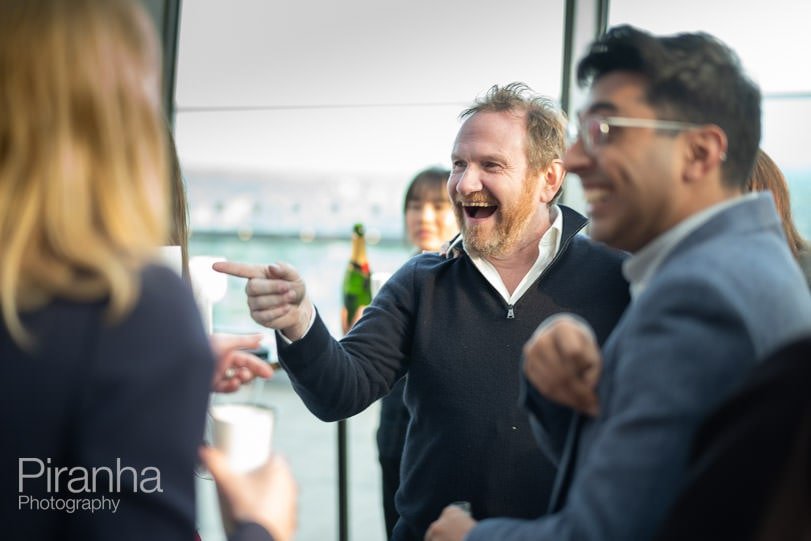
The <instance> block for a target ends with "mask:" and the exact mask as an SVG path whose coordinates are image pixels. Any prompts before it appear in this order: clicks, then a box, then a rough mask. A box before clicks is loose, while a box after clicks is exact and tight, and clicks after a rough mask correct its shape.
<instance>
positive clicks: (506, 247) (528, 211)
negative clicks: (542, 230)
mask: <svg viewBox="0 0 811 541" xmlns="http://www.w3.org/2000/svg"><path fill="white" fill-rule="evenodd" d="M530 178H531V177H530V175H527V177H526V178H524V184H523V190H522V192H521V197H520V199H519V200H518V202H517V203H516V205H515V206H514V207H513V208H511V209H504V208H503V207H501V205H500V204H499V207H498V209H497V210H496V213H495V218H496V223H495V228H494V231H493V232H492V233H491V234H490V235H489V236H488V235H487V233H486V232H485V231H484V230H483V228H482V227H480V226H472V227H465V225H464V212H465V211H464V210H463V209H461V208H460V207H459V206H458V205H454V208H453V211H454V214H455V215H456V221H457V223H458V225H459V230H460V231H462V237H463V240H464V247H465V251H466V252H467V253H468V254H470V255H473V256H478V257H483V258H488V257H502V256H504V255H505V254H506V253H507V252H509V251H510V250H511V249H512V248H513V247H514V246H515V245H516V243H517V242H518V240H519V239H520V238H521V237H522V236H523V234H524V232H525V231H526V229H527V227H528V226H529V223H530V220H531V217H532V215H533V213H534V212H535V211H536V209H537V208H538V204H539V203H538V201H536V200H535V198H534V197H533V189H534V188H535V185H534V183H535V182H537V181H534V180H533V181H531V180H530Z"/></svg>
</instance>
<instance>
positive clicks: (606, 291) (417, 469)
mask: <svg viewBox="0 0 811 541" xmlns="http://www.w3.org/2000/svg"><path fill="white" fill-rule="evenodd" d="M561 208H562V210H563V212H564V220H563V225H564V230H563V238H562V241H561V248H560V250H559V253H558V255H557V256H556V258H555V260H554V261H553V262H552V264H551V265H550V266H549V267H548V268H547V269H546V270H545V271H544V273H543V274H542V275H541V277H540V278H539V279H538V280H537V281H536V282H535V283H534V284H533V285H532V286H531V287H530V288H529V290H528V291H527V292H526V293H525V294H524V295H523V296H522V297H521V298H520V299H519V300H518V302H516V303H515V305H514V306H513V307H512V310H509V308H510V307H508V306H507V305H506V303H505V301H504V299H503V298H502V297H501V296H500V295H499V293H498V292H497V291H496V290H495V289H494V288H493V287H492V286H491V285H490V283H489V282H487V280H486V279H485V278H484V277H483V276H482V274H481V273H480V272H479V270H478V269H477V268H476V267H475V265H474V264H473V262H472V261H471V260H470V258H469V257H468V256H467V255H462V256H461V257H457V258H451V259H448V258H444V257H440V256H438V255H436V254H423V255H420V256H417V257H414V258H412V259H411V260H410V261H408V262H407V263H406V264H405V265H404V266H403V267H402V268H401V269H400V270H399V271H398V272H397V273H395V275H394V276H392V277H391V278H390V279H389V280H388V281H387V282H386V284H384V286H383V288H382V289H381V291H380V292H379V293H378V295H377V296H376V298H375V299H374V300H373V302H372V304H371V306H369V307H368V308H367V309H366V310H365V311H364V314H363V317H362V318H361V320H360V321H359V322H358V323H357V324H356V325H355V326H354V327H353V328H352V330H351V331H350V333H349V334H348V335H347V336H346V337H344V338H343V339H342V340H341V341H340V342H338V341H336V340H334V339H333V338H332V337H331V336H330V335H329V333H328V331H327V329H326V327H325V326H324V324H323V322H322V321H321V320H320V318H317V319H316V322H315V324H314V325H313V327H312V329H311V330H310V331H309V332H308V334H307V335H306V336H305V337H304V338H302V339H301V340H298V341H296V342H294V343H292V344H285V343H284V341H283V340H281V339H279V340H277V346H278V348H279V357H280V360H281V361H282V364H283V365H284V366H285V369H286V370H287V372H288V374H289V375H290V378H291V381H292V382H293V385H294V388H295V390H296V392H298V393H299V395H300V396H301V397H302V399H303V400H304V402H305V404H306V405H307V407H308V408H309V409H310V410H311V411H312V412H313V413H315V414H316V415H317V416H319V417H320V418H321V419H323V420H337V419H341V418H345V417H349V416H352V415H354V414H355V413H358V412H359V411H362V410H363V409H364V408H366V407H367V406H368V405H370V404H371V403H372V402H374V401H375V400H376V399H378V398H379V397H381V396H382V395H384V394H386V393H387V392H388V391H389V390H390V389H391V388H392V386H393V385H394V384H395V382H396V381H397V380H398V379H399V378H400V377H401V376H402V375H403V374H405V373H406V372H408V382H407V384H406V388H405V402H406V405H407V406H408V409H409V412H410V414H411V424H410V426H409V432H408V437H407V441H406V447H405V452H404V455H403V466H402V468H403V469H402V482H401V485H400V490H399V491H398V493H397V497H396V504H397V509H398V512H399V513H400V517H401V519H400V522H399V523H398V524H397V528H396V529H395V531H394V539H395V540H398V541H401V540H405V539H414V540H422V538H423V536H424V534H425V530H426V529H427V527H428V525H429V524H430V522H431V521H433V520H435V519H436V518H437V517H438V516H439V514H440V512H441V511H442V508H443V507H444V506H445V505H447V504H449V503H451V502H453V501H457V500H466V501H469V502H471V504H472V509H473V515H474V517H475V518H477V519H480V518H485V517H493V516H507V517H520V518H531V517H537V516H540V515H541V514H542V513H543V511H544V510H545V508H546V505H547V501H548V499H549V494H550V490H551V487H552V483H553V480H554V476H555V468H554V467H553V466H552V464H551V463H550V462H549V461H548V460H547V459H546V458H545V457H544V456H543V454H542V453H541V451H540V450H539V449H538V447H537V445H536V444H535V442H534V441H533V437H532V434H531V431H530V429H529V424H528V419H527V413H526V411H525V410H524V409H523V408H522V407H521V405H520V404H519V373H520V360H521V348H522V346H523V345H524V343H525V342H526V341H527V339H528V338H529V337H530V335H531V334H532V333H533V332H534V331H535V329H536V328H537V326H538V324H539V323H541V321H543V320H544V319H545V318H546V317H547V316H549V315H551V314H555V313H558V312H564V311H566V312H574V313H576V314H579V315H581V316H582V317H584V318H585V319H586V320H588V321H589V322H590V323H591V325H592V326H593V327H594V328H595V329H597V332H598V334H599V335H601V336H604V335H607V334H608V332H609V330H610V329H611V328H612V327H613V326H614V324H615V323H616V321H617V320H618V318H619V316H620V315H621V313H622V311H623V310H624V308H625V306H626V304H627V302H628V288H627V283H626V282H625V280H624V279H623V278H622V275H621V271H620V266H621V262H622V259H623V255H621V254H619V253H617V252H615V251H612V250H609V249H607V248H605V247H602V246H599V245H597V244H594V243H592V242H591V241H589V240H588V239H586V238H585V237H583V236H579V235H577V231H579V230H580V229H581V228H582V227H583V226H584V225H585V219H584V218H583V217H582V216H580V215H578V214H576V213H575V212H573V211H571V210H569V209H567V208H565V207H561ZM510 312H511V313H512V315H513V316H514V317H513V318H509V317H508V313H510ZM559 411H560V415H561V416H562V417H563V418H564V420H563V421H561V423H560V425H561V426H567V423H568V421H569V419H570V416H571V413H570V412H569V410H564V409H562V408H561V409H560V410H559Z"/></svg>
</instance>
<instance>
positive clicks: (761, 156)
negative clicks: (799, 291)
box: [746, 149, 807, 258]
mask: <svg viewBox="0 0 811 541" xmlns="http://www.w3.org/2000/svg"><path fill="white" fill-rule="evenodd" d="M746 191H747V192H765V191H769V192H771V193H772V197H773V198H774V205H775V207H777V213H778V214H779V215H780V220H781V221H782V223H783V232H784V233H785V234H786V240H787V241H788V245H789V248H790V249H791V253H792V254H793V255H794V257H795V258H796V257H797V256H798V254H799V253H800V252H801V251H803V250H805V249H806V246H807V243H806V241H805V240H804V239H803V237H802V235H800V232H799V231H797V227H795V225H794V220H793V219H792V218H791V200H790V198H789V191H788V184H786V177H785V176H783V172H782V171H781V170H780V168H779V167H778V166H777V164H776V163H774V160H772V158H771V157H770V156H769V155H768V154H766V153H765V152H764V151H763V150H762V149H758V152H757V158H755V165H754V167H752V174H751V175H749V178H748V179H747V181H746Z"/></svg>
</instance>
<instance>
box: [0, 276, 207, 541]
mask: <svg viewBox="0 0 811 541" xmlns="http://www.w3.org/2000/svg"><path fill="white" fill-rule="evenodd" d="M24 323H25V325H26V328H27V329H28V330H29V331H31V333H32V334H33V335H34V336H35V338H36V343H37V346H38V347H37V349H36V351H35V352H34V354H28V353H26V352H23V351H21V350H20V349H19V348H18V347H17V345H16V344H15V343H14V342H12V341H11V339H10V337H9V334H8V331H7V329H6V328H5V326H3V325H0V368H2V373H3V382H4V389H3V391H2V392H0V430H2V433H3V436H2V439H3V443H2V445H0V523H1V524H3V530H2V534H0V537H2V538H3V539H4V540H20V541H29V540H33V539H36V540H47V539H63V540H74V539H75V540H82V541H87V540H94V539H100V540H101V539H104V540H109V539H116V540H121V539H133V540H139V541H142V540H144V539H150V540H163V539H165V540H169V539H171V540H180V539H184V540H191V539H193V537H194V529H195V520H194V517H195V503H194V468H195V464H196V462H197V453H198V451H197V448H198V446H199V445H200V442H201V441H202V435H203V424H204V417H205V409H206V404H207V398H208V392H209V389H210V385H211V377H212V373H213V365H214V361H213V357H212V353H211V349H210V347H209V344H208V340H207V338H206V336H205V332H204V331H203V327H202V325H201V319H200V316H199V314H198V312H197V308H196V306H195V304H194V300H193V299H192V295H191V292H190V291H189V289H188V287H187V286H186V285H185V284H184V283H183V282H182V281H181V280H180V278H178V277H177V276H176V275H175V274H174V273H173V272H172V271H170V270H168V269H165V268H163V267H148V268H146V269H145V270H144V271H143V272H142V284H141V293H140V297H139V299H138V301H137V303H136V305H135V307H134V309H133V310H132V312H130V313H129V314H128V315H127V316H126V317H125V318H124V319H123V320H122V321H120V322H118V323H116V324H114V325H110V324H108V323H106V320H105V304H104V303H102V302H98V303H92V304H88V303H76V302H68V301H54V302H53V303H51V304H49V305H48V306H46V307H44V308H42V309H40V310H37V311H36V312H35V313H31V314H27V315H26V316H25V318H24ZM20 467H22V470H23V474H24V475H25V476H26V477H25V478H23V479H22V480H20V478H19V477H20V476H19V475H18V472H19V470H18V468H20ZM65 468H72V469H65ZM94 468H96V478H95V481H96V482H95V487H94V486H93V473H92V472H93V469H94ZM102 468H108V470H104V469H102ZM58 469H62V471H61V473H58ZM108 471H109V472H111V473H112V482H111V478H110V476H109V473H108ZM40 472H41V475H39V474H40ZM83 472H87V477H83V475H85V474H84V473H83ZM57 479H58V483H57ZM85 479H86V481H85ZM49 480H50V482H49ZM20 485H21V488H22V490H20ZM111 485H112V486H111ZM93 506H95V507H96V509H95V510H90V508H91V507H93ZM54 509H55V510H54ZM113 509H114V510H113Z"/></svg>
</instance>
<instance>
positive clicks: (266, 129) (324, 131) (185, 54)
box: [175, 0, 564, 541]
mask: <svg viewBox="0 0 811 541" xmlns="http://www.w3.org/2000/svg"><path fill="white" fill-rule="evenodd" d="M563 9H564V3H563V2H538V1H537V0H504V1H502V2H498V3H495V2H487V3H482V2H470V1H467V0H442V1H439V2H436V1H432V0H410V1H408V2H405V1H385V2H381V1H379V0H348V1H343V2H312V1H311V2H307V1H306V0H295V1H293V0H274V1H273V2H269V1H267V0H231V1H228V2H223V1H221V0H194V1H190V2H183V5H182V10H181V21H180V39H179V44H178V65H177V82H176V96H175V101H176V104H177V109H176V116H175V136H176V142H177V146H178V151H179V155H180V159H181V165H182V168H183V172H184V176H185V179H186V182H187V186H188V192H189V199H190V213H191V225H192V230H193V236H192V242H191V253H192V255H201V254H210V255H217V256H225V257H228V258H232V259H242V260H247V261H252V262H257V263H268V262H272V261H277V260H288V261H289V262H291V263H292V264H293V265H295V266H296V267H298V268H299V269H300V270H301V272H302V274H303V276H304V277H305V279H306V280H307V283H308V293H309V295H311V297H312V298H313V300H314V302H315V304H316V305H317V306H318V308H319V313H320V314H321V316H322V317H323V319H324V321H325V322H326V323H327V325H328V326H329V328H330V330H331V331H332V332H333V333H334V334H336V335H337V334H338V332H339V331H338V321H339V318H338V312H339V307H340V302H341V297H340V288H341V278H342V274H343V271H344V268H345V266H346V261H347V260H348V257H349V251H350V247H349V242H348V240H347V238H348V235H349V232H350V230H351V225H352V223H353V222H355V221H363V222H365V223H366V225H367V231H370V232H375V233H376V235H377V236H378V237H380V238H381V241H380V242H379V243H378V244H373V245H371V246H370V247H369V259H370V263H371V266H372V269H373V270H376V271H391V270H395V269H396V267H397V266H398V265H399V264H401V263H402V262H403V261H404V260H405V259H406V258H407V257H408V255H409V253H410V251H411V250H410V248H407V247H406V246H405V245H404V244H403V242H402V240H401V237H402V224H403V219H402V197H403V193H404V188H405V186H406V184H407V182H408V181H409V180H410V178H411V177H412V176H413V175H414V173H416V172H417V171H418V170H420V169H422V168H424V167H427V166H430V165H437V164H438V165H448V163H449V154H450V150H451V145H452V142H453V138H454V136H455V134H456V131H457V129H458V121H457V116H458V114H459V112H460V111H461V110H462V109H463V108H464V107H466V106H467V105H468V104H469V103H470V102H471V101H472V99H473V98H475V97H476V96H477V95H479V94H481V93H483V92H484V91H486V90H487V88H489V87H490V86H491V85H493V84H496V83H499V84H504V83H509V82H512V81H523V82H526V83H527V84H529V85H530V86H531V87H533V88H534V89H535V90H536V91H538V92H541V93H544V94H547V95H549V96H551V97H553V98H557V97H558V94H559V92H560V86H561V84H560V73H561V69H562V68H561V65H562V43H563ZM238 235H239V236H238ZM240 239H248V240H247V241H245V240H240ZM371 240H372V239H371V238H370V241H371ZM228 287H229V289H228V294H227V295H226V297H225V299H224V300H223V301H222V302H220V303H218V304H217V305H216V306H215V309H214V323H215V327H216V328H218V329H223V330H231V331H243V332H244V331H252V330H256V329H257V328H258V327H257V326H255V325H254V324H252V323H251V321H250V318H249V315H248V310H247V307H246V306H245V300H244V299H245V296H244V291H243V288H244V280H236V279H232V280H229V286H228ZM263 330H264V331H267V329H263ZM280 381H281V382H284V374H280V375H279V376H277V378H276V380H275V382H272V383H271V384H270V385H271V386H273V385H276V384H279V383H280ZM287 391H289V392H286V391H283V390H280V389H278V388H274V389H272V392H274V393H276V394H275V396H276V397H277V398H276V404H277V405H278V407H279V411H280V412H282V415H280V418H279V430H278V431H277V434H278V436H279V437H278V438H277V439H276V442H277V443H278V446H277V447H278V449H279V450H280V451H281V452H283V453H285V454H286V455H287V456H288V457H289V458H290V460H291V463H292V466H293V469H294V474H295V475H296V477H297V479H298V481H299V483H300V484H301V486H302V487H306V490H304V489H303V490H302V491H301V493H300V513H299V517H300V519H299V530H298V532H297V538H299V539H334V538H335V533H336V528H337V522H336V517H335V511H336V494H335V490H334V488H335V477H334V476H335V464H334V456H335V454H334V428H333V426H332V425H325V424H323V423H321V422H320V421H317V420H316V419H315V418H314V417H313V416H312V415H310V414H309V413H307V412H306V411H304V409H303V406H302V405H301V401H300V400H299V399H298V398H297V397H288V394H290V393H292V391H290V389H289V387H288V388H287ZM376 415H377V414H376V409H375V407H374V406H373V407H372V408H370V409H368V410H366V411H365V412H363V413H361V414H360V415H359V416H356V417H355V418H353V419H352V420H351V421H350V424H349V427H350V439H351V443H350V468H349V469H350V474H351V480H350V487H351V488H350V492H351V497H350V506H351V511H350V515H351V524H350V534H351V538H352V539H353V540H355V541H372V540H379V539H383V538H384V536H385V532H384V529H383V525H382V506H381V503H380V491H379V481H378V479H379V468H378V465H377V461H376V456H377V452H376V449H375V448H374V437H373V433H372V430H373V427H374V426H375V425H376V420H377V416H376ZM370 416H371V417H370ZM370 418H371V421H370V420H369V419H370ZM201 483H202V484H203V486H204V489H203V490H204V491H205V492H204V493H203V494H202V495H201V498H200V502H201V503H200V505H201V506H202V509H201V524H200V527H201V533H202V537H203V538H204V539H218V538H222V537H221V533H220V530H219V529H218V528H219V526H218V523H217V522H218V521H217V520H216V517H217V515H216V510H214V509H212V508H213V507H214V506H215V505H216V503H215V502H216V495H215V494H214V493H213V492H212V491H213V488H212V487H211V486H210V483H209V484H208V485H205V483H204V482H201ZM206 489H209V490H207V491H206Z"/></svg>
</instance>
